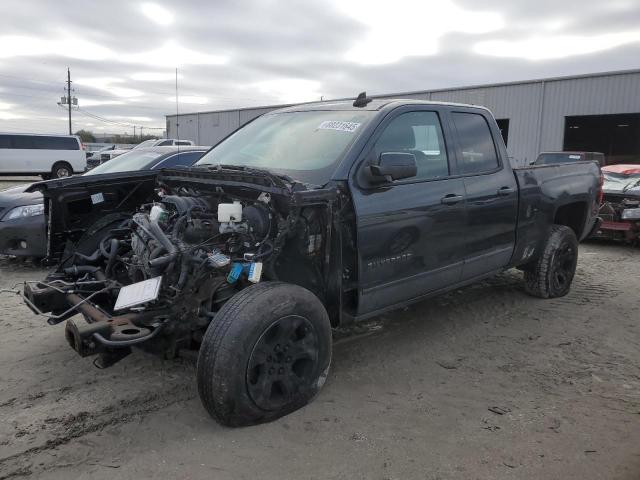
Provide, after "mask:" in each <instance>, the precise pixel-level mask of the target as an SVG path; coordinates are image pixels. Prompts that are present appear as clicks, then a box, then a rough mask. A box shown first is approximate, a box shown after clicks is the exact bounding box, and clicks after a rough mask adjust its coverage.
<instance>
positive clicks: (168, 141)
mask: <svg viewBox="0 0 640 480" xmlns="http://www.w3.org/2000/svg"><path fill="white" fill-rule="evenodd" d="M192 145H193V142H192V141H191V140H178V139H177V138H160V139H150V140H145V141H144V142H141V143H139V144H138V145H136V146H135V147H133V148H131V149H122V148H115V147H114V148H111V149H107V150H105V151H101V152H100V155H96V156H95V157H92V158H90V159H87V168H88V169H90V168H93V167H96V166H98V165H100V164H101V163H104V162H108V161H109V160H111V159H113V158H115V157H117V156H119V155H122V154H123V153H127V152H128V151H129V150H135V149H136V148H147V147H171V146H185V147H188V146H192Z"/></svg>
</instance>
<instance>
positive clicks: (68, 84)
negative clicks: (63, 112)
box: [67, 67, 73, 135]
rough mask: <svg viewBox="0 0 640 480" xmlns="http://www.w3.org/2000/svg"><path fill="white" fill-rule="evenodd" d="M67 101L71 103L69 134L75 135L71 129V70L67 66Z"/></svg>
mask: <svg viewBox="0 0 640 480" xmlns="http://www.w3.org/2000/svg"><path fill="white" fill-rule="evenodd" d="M67 103H68V104H69V135H73V130H72V129H71V70H69V67H67Z"/></svg>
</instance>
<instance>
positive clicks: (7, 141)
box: [0, 135, 11, 148]
mask: <svg viewBox="0 0 640 480" xmlns="http://www.w3.org/2000/svg"><path fill="white" fill-rule="evenodd" d="M0 148H11V137H10V136H9V135H0Z"/></svg>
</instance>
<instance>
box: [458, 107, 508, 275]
mask: <svg viewBox="0 0 640 480" xmlns="http://www.w3.org/2000/svg"><path fill="white" fill-rule="evenodd" d="M451 123H452V125H453V128H454V130H455V132H456V153H457V158H458V166H459V168H460V173H461V174H462V179H463V181H464V190H465V195H466V201H467V219H466V227H465V233H466V247H465V248H466V253H465V258H464V268H463V274H462V277H463V279H465V280H467V279H471V278H474V277H477V276H481V275H484V274H486V273H489V272H493V271H495V270H498V269H500V268H502V267H505V266H507V265H508V264H509V261H510V259H511V255H512V254H513V249H514V247H515V239H516V221H517V210H518V186H517V183H516V179H515V176H514V175H513V172H512V170H511V168H510V166H509V165H504V164H503V161H502V159H506V158H507V157H506V156H505V155H504V154H503V155H499V153H498V152H500V151H501V150H504V146H503V145H500V144H499V143H498V142H497V141H496V139H497V138H498V137H497V136H496V134H497V135H499V131H498V129H497V125H495V122H494V121H493V119H492V118H491V117H490V116H489V115H488V114H485V113H484V112H483V111H480V110H471V109H470V110H468V111H453V112H452V113H451ZM492 127H493V128H492ZM503 153H504V152H503Z"/></svg>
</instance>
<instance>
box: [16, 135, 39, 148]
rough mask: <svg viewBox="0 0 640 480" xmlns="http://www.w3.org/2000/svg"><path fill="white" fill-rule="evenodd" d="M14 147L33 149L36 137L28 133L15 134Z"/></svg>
mask: <svg viewBox="0 0 640 480" xmlns="http://www.w3.org/2000/svg"><path fill="white" fill-rule="evenodd" d="M12 143H13V148H16V149H23V150H31V149H33V148H34V137H30V136H28V135H14V136H13V137H12Z"/></svg>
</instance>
